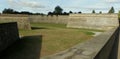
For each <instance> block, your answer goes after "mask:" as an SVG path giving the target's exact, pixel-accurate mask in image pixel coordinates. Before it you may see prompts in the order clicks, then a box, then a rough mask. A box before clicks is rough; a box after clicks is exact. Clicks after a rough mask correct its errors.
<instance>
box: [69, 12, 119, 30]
mask: <svg viewBox="0 0 120 59" xmlns="http://www.w3.org/2000/svg"><path fill="white" fill-rule="evenodd" d="M116 26H118V15H117V14H71V15H70V16H69V20H68V24H67V27H71V28H89V29H100V30H107V29H111V28H114V27H116Z"/></svg>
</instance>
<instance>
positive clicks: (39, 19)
mask: <svg viewBox="0 0 120 59" xmlns="http://www.w3.org/2000/svg"><path fill="white" fill-rule="evenodd" d="M68 17H69V16H60V15H59V16H39V15H38V16H37V15H35V16H34V15H31V16H29V20H30V22H34V23H56V24H67V22H68Z"/></svg>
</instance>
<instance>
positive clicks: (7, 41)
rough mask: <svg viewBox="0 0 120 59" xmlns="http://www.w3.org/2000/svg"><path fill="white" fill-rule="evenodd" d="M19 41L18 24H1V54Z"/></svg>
mask: <svg viewBox="0 0 120 59" xmlns="http://www.w3.org/2000/svg"><path fill="white" fill-rule="evenodd" d="M18 39H19V33H18V28H17V23H15V22H12V23H3V24H0V52H1V51H2V50H4V49H5V48H7V47H8V46H9V45H11V44H13V43H14V42H15V41H17V40H18Z"/></svg>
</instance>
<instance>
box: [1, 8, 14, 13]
mask: <svg viewBox="0 0 120 59" xmlns="http://www.w3.org/2000/svg"><path fill="white" fill-rule="evenodd" d="M2 13H3V14H13V13H14V10H13V9H11V8H8V9H6V8H5V9H4V10H3V11H2Z"/></svg>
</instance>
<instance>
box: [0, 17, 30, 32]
mask: <svg viewBox="0 0 120 59" xmlns="http://www.w3.org/2000/svg"><path fill="white" fill-rule="evenodd" d="M7 22H17V23H18V28H19V29H27V30H30V29H31V26H30V21H29V20H28V16H27V15H23V16H22V15H0V23H7Z"/></svg>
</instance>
